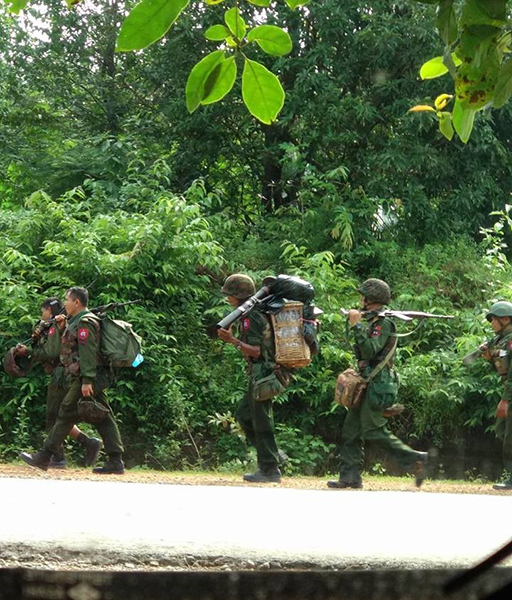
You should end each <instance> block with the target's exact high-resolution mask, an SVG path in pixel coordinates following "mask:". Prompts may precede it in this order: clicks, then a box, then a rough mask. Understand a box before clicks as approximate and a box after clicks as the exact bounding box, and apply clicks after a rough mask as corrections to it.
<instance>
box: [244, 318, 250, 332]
mask: <svg viewBox="0 0 512 600" xmlns="http://www.w3.org/2000/svg"><path fill="white" fill-rule="evenodd" d="M250 328H251V319H244V320H243V321H242V329H243V330H244V331H249V329H250Z"/></svg>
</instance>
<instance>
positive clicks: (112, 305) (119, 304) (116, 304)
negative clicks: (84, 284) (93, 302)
mask: <svg viewBox="0 0 512 600" xmlns="http://www.w3.org/2000/svg"><path fill="white" fill-rule="evenodd" d="M141 302H142V298H139V299H138V300H128V301H127V302H110V303H109V304H103V305H102V306H95V307H94V308H91V309H89V310H90V311H91V312H92V313H94V314H95V315H101V314H103V313H106V312H108V311H110V310H115V309H116V308H121V307H122V306H129V305H130V304H140V303H141Z"/></svg>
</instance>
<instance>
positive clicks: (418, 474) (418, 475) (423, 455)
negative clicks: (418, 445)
mask: <svg viewBox="0 0 512 600" xmlns="http://www.w3.org/2000/svg"><path fill="white" fill-rule="evenodd" d="M418 454H419V455H420V456H419V459H418V460H417V461H416V462H415V463H414V483H415V485H416V487H417V488H419V487H421V484H422V483H423V481H424V479H425V477H426V476H427V466H428V452H419V453H418Z"/></svg>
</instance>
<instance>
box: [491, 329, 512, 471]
mask: <svg viewBox="0 0 512 600" xmlns="http://www.w3.org/2000/svg"><path fill="white" fill-rule="evenodd" d="M489 354H490V357H491V363H492V365H493V367H494V368H495V369H496V371H497V373H498V374H499V375H500V376H501V379H502V381H503V383H504V386H505V387H504V390H503V395H502V397H501V398H502V400H508V402H509V409H508V416H507V418H506V419H496V435H497V437H498V438H499V439H500V440H501V441H502V443H503V466H504V467H505V469H506V470H507V471H508V472H509V473H510V476H511V481H512V369H510V361H511V358H512V325H508V326H507V327H505V328H504V329H503V331H502V332H501V333H500V334H499V335H497V336H496V337H494V338H493V339H492V340H491V341H490V342H489Z"/></svg>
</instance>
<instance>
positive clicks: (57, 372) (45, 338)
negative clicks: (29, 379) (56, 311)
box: [30, 325, 69, 432]
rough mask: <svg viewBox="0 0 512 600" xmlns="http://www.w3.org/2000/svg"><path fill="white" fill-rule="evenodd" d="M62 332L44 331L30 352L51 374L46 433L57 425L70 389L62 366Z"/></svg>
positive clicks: (54, 327)
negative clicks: (62, 404)
mask: <svg viewBox="0 0 512 600" xmlns="http://www.w3.org/2000/svg"><path fill="white" fill-rule="evenodd" d="M60 340H61V332H60V330H59V328H58V327H56V326H55V325H52V326H51V327H50V328H49V329H47V330H46V331H43V333H42V334H41V336H40V337H39V339H38V340H37V342H36V344H35V346H34V347H33V348H32V350H31V351H30V356H32V358H34V359H35V360H37V361H38V362H40V363H42V365H43V367H44V370H45V371H46V373H48V374H51V379H50V383H49V384H48V388H47V392H46V432H49V431H50V430H51V429H52V427H53V426H54V425H55V422H56V420H57V415H58V414H59V408H60V404H61V402H62V400H63V399H64V397H65V395H66V393H67V391H68V389H69V380H68V377H66V374H65V373H64V367H63V366H62V365H61V364H60V360H59V356H60V350H61V341H60Z"/></svg>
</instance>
